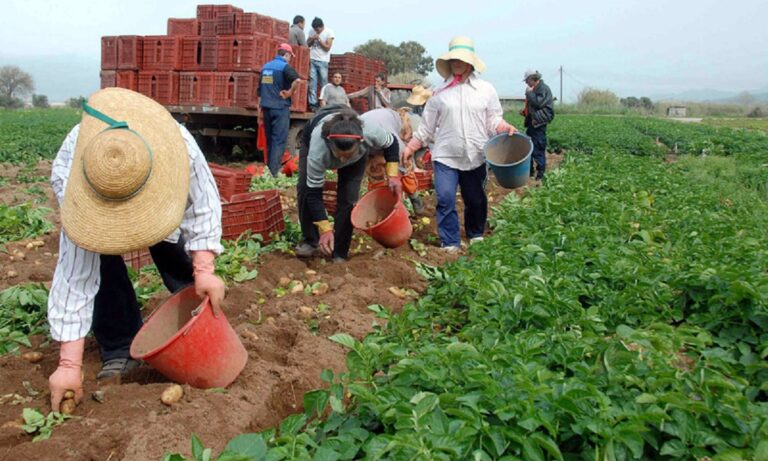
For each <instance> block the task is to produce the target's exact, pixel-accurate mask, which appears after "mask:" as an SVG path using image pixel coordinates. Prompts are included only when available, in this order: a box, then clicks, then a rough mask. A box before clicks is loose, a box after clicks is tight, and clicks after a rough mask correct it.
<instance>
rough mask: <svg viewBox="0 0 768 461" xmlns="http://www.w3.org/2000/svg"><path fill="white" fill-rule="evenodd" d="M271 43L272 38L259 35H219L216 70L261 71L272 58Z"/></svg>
mask: <svg viewBox="0 0 768 461" xmlns="http://www.w3.org/2000/svg"><path fill="white" fill-rule="evenodd" d="M270 44H271V41H270V40H268V39H266V38H265V37H262V36H258V35H257V36H246V35H235V36H229V37H219V38H218V57H217V66H216V70H219V71H238V70H240V71H259V70H261V66H262V65H264V63H266V62H267V61H269V60H270V59H271V58H272V56H271V55H270V54H271V53H269V52H271V51H273V50H271V49H269V47H270Z"/></svg>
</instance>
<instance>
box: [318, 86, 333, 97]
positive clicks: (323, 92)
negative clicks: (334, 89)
mask: <svg viewBox="0 0 768 461" xmlns="http://www.w3.org/2000/svg"><path fill="white" fill-rule="evenodd" d="M328 85H330V83H326V84H325V85H323V88H322V89H321V90H320V97H319V98H318V99H322V100H323V101H325V89H326V88H328Z"/></svg>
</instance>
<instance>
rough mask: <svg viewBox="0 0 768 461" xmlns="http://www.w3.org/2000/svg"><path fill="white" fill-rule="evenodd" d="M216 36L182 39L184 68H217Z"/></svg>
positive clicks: (182, 67) (211, 69) (182, 63)
mask: <svg viewBox="0 0 768 461" xmlns="http://www.w3.org/2000/svg"><path fill="white" fill-rule="evenodd" d="M218 50H219V47H218V39H217V38H216V37H184V38H183V39H182V40H181V69H182V70H210V71H213V70H216V57H217V56H218Z"/></svg>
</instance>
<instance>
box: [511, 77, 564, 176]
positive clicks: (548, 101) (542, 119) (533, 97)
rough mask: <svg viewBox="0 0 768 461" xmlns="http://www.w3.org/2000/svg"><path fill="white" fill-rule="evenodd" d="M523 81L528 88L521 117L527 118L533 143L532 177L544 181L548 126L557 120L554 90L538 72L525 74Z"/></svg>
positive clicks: (528, 130)
mask: <svg viewBox="0 0 768 461" xmlns="http://www.w3.org/2000/svg"><path fill="white" fill-rule="evenodd" d="M523 81H524V82H525V84H526V85H528V88H527V89H526V90H525V107H524V108H523V110H522V111H521V112H520V115H522V116H524V117H525V127H526V131H525V133H526V134H527V135H528V136H530V137H531V141H533V160H534V162H535V163H536V171H535V172H534V169H533V166H531V177H533V176H534V174H535V175H536V179H539V180H541V179H543V178H544V173H545V172H546V171H547V125H548V124H549V123H550V122H551V121H552V119H554V118H555V103H554V100H553V99H552V90H550V89H549V86H547V85H546V84H545V83H544V80H542V79H541V74H540V73H539V71H537V70H528V71H526V72H525V75H524V77H523Z"/></svg>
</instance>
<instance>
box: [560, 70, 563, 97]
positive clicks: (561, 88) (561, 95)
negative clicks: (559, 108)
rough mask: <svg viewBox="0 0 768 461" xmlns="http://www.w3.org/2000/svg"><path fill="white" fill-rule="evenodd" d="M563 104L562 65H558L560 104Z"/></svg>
mask: <svg viewBox="0 0 768 461" xmlns="http://www.w3.org/2000/svg"><path fill="white" fill-rule="evenodd" d="M562 104H563V66H562V65H560V105H562Z"/></svg>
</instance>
